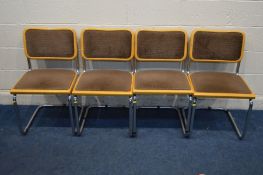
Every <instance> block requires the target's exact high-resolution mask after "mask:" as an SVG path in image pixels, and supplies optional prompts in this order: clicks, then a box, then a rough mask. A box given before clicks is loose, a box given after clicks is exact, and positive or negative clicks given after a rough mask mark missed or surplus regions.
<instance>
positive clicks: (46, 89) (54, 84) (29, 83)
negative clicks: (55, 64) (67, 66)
mask: <svg viewBox="0 0 263 175" xmlns="http://www.w3.org/2000/svg"><path fill="white" fill-rule="evenodd" d="M76 77H77V75H76V73H75V72H74V71H72V70H61V69H36V70H32V71H29V72H26V73H25V74H24V75H23V76H22V78H21V79H20V80H19V81H18V82H17V84H16V85H15V86H14V88H12V89H11V93H12V94H69V93H70V92H71V89H72V86H73V84H74V82H75V79H76Z"/></svg>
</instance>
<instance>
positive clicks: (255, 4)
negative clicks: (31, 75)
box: [0, 0, 263, 109]
mask: <svg viewBox="0 0 263 175" xmlns="http://www.w3.org/2000/svg"><path fill="white" fill-rule="evenodd" d="M29 26H45V27H58V26H59V27H61V26H62V27H63V26H66V27H72V28H74V29H76V31H77V32H78V34H79V32H80V30H81V29H82V28H84V27H90V26H91V27H94V26H95V27H112V28H114V27H129V28H132V29H133V30H136V29H137V28H142V27H147V28H153V27H154V28H155V27H158V28H161V27H181V28H185V29H186V30H187V31H188V32H189V34H190V32H191V31H192V29H193V28H198V27H206V28H212V29H218V28H219V29H240V30H242V31H245V32H246V34H247V42H246V48H245V59H244V60H243V62H242V65H241V69H240V70H241V75H242V76H243V77H244V78H245V79H246V80H247V81H248V83H249V84H250V86H251V88H252V89H253V91H254V92H255V93H256V94H257V99H256V101H255V108H256V109H263V105H262V104H263V83H262V81H261V80H262V79H263V2H262V1H241V0H232V1H216V0H215V1H212V0H206V1H199V0H197V1H192V0H132V1H131V0H110V1H109V0H38V1H34V0H15V1H14V0H0V59H1V64H0V103H1V104H11V99H12V98H11V96H10V95H9V91H8V90H9V89H10V88H11V87H12V86H13V85H14V83H15V82H16V81H17V79H18V78H19V77H20V76H21V75H22V74H23V73H24V72H25V71H26V69H27V64H26V59H25V57H24V54H23V45H22V30H23V28H24V27H29ZM45 65H48V66H53V67H55V66H57V65H58V64H56V63H47V62H41V63H34V66H36V67H45ZM105 65H106V66H107V65H110V66H112V65H111V64H109V63H105V64H103V63H96V64H93V67H103V66H105ZM65 66H67V65H65ZM173 66H174V65H171V64H146V65H141V66H140V67H141V68H145V67H146V68H150V67H163V68H167V67H173ZM210 66H211V65H210ZM117 67H118V68H122V69H125V68H128V66H127V65H125V64H120V65H117ZM198 67H199V68H202V67H203V66H201V67H200V66H199V65H198ZM205 68H207V66H205ZM213 68H217V69H219V68H221V69H223V70H224V69H227V70H231V69H232V70H233V69H234V67H233V66H232V65H220V66H218V67H214V66H213ZM23 97H25V98H19V97H18V100H19V102H20V103H23V104H32V103H46V102H49V103H61V102H62V101H63V100H64V97H60V96H53V97H52V96H48V97H43V96H41V95H38V96H34V98H32V96H23ZM140 99H141V101H140V102H141V104H144V105H151V104H152V105H154V104H158V103H159V105H160V104H161V105H164V104H166V105H173V104H177V103H175V100H176V98H174V97H169V96H153V97H146V98H142V97H141V98H140ZM179 99H182V100H184V99H183V98H179ZM89 100H90V102H92V103H97V102H99V103H102V104H104V103H109V104H112V103H113V104H115V105H121V104H122V103H126V101H125V100H126V99H125V98H112V97H106V98H101V97H100V98H97V99H96V100H94V98H89ZM155 102H158V103H155ZM210 102H212V103H213V104H214V105H217V106H226V105H227V106H228V107H230V108H244V107H246V105H247V101H244V102H243V101H242V103H241V102H240V101H238V100H231V101H227V100H213V101H210Z"/></svg>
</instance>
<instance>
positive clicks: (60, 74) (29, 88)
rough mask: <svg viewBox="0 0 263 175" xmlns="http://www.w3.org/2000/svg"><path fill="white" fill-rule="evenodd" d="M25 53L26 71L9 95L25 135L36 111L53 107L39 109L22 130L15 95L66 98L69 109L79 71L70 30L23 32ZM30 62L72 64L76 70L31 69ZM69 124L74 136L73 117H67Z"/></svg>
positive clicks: (41, 29)
mask: <svg viewBox="0 0 263 175" xmlns="http://www.w3.org/2000/svg"><path fill="white" fill-rule="evenodd" d="M24 51H25V55H26V57H27V62H28V68H29V70H28V71H27V72H26V73H25V74H24V75H23V76H22V78H21V79H20V80H19V81H18V82H17V83H16V85H15V86H14V87H13V88H12V89H11V90H10V93H11V94H13V105H14V109H15V112H16V116H17V118H18V125H19V129H20V132H21V133H22V134H23V135H26V134H27V132H28V130H29V129H30V126H31V125H32V123H33V120H34V118H35V117H36V116H37V113H38V111H39V110H40V109H41V108H42V107H48V106H52V105H42V106H38V107H37V108H36V110H35V111H34V113H33V115H32V116H31V118H30V119H29V121H28V123H27V124H26V126H25V128H24V127H23V126H22V122H21V118H20V111H19V107H18V104H17V95H18V94H33V95H34V94H49V95H51V94H53V95H67V96H68V103H69V106H71V100H70V99H71V91H72V88H73V85H74V83H75V80H76V79H77V72H78V60H77V41H76V34H75V32H74V31H73V30H71V29H66V28H56V29H45V28H29V29H26V30H25V31H24ZM31 60H49V61H51V60H57V61H74V62H75V65H76V69H75V70H69V69H48V68H46V69H32V66H31ZM69 110H71V107H69ZM70 121H71V125H72V134H73V135H74V134H75V129H74V122H73V116H72V115H70Z"/></svg>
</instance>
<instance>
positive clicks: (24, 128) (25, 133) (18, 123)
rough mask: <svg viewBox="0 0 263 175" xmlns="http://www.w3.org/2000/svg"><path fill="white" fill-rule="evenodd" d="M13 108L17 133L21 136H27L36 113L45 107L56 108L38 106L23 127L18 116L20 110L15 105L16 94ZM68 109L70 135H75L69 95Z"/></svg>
mask: <svg viewBox="0 0 263 175" xmlns="http://www.w3.org/2000/svg"><path fill="white" fill-rule="evenodd" d="M13 107H14V111H15V115H16V118H17V125H18V128H19V131H20V133H21V134H22V135H27V133H28V131H29V129H30V127H31V126H32V124H33V122H34V119H35V118H36V116H37V114H38V112H39V111H40V110H41V109H42V108H45V107H57V106H54V105H39V106H38V107H37V108H36V109H35V111H34V112H33V114H32V115H31V117H30V118H29V120H28V122H27V123H26V125H25V127H23V126H22V121H21V116H20V110H19V107H18V104H17V96H16V94H14V95H13ZM68 107H69V111H70V123H71V127H72V135H75V126H74V123H73V115H72V110H71V108H72V107H71V95H69V96H68Z"/></svg>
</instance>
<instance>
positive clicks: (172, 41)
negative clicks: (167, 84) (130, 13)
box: [135, 30, 187, 62]
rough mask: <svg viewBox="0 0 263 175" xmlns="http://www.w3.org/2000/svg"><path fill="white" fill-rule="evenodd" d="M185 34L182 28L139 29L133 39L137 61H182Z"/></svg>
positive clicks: (185, 41) (184, 55) (184, 56)
mask: <svg viewBox="0 0 263 175" xmlns="http://www.w3.org/2000/svg"><path fill="white" fill-rule="evenodd" d="M186 55H187V34H186V32H185V31H183V30H139V31H138V32H137V34H136V39H135V57H136V59H137V60H138V61H160V62H161V61H176V62H178V61H183V60H184V59H185V58H186Z"/></svg>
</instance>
